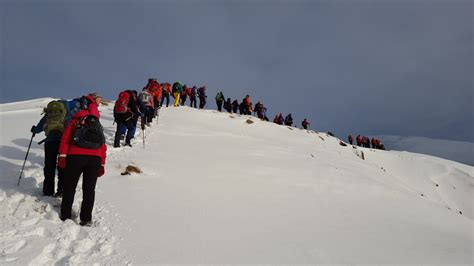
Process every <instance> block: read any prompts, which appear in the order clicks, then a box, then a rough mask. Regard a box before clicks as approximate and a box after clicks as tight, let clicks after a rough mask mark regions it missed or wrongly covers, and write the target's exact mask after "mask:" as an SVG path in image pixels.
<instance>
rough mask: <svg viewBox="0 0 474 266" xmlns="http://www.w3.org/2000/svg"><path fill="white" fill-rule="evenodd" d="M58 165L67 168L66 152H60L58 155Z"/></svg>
mask: <svg viewBox="0 0 474 266" xmlns="http://www.w3.org/2000/svg"><path fill="white" fill-rule="evenodd" d="M58 167H59V168H61V169H64V168H66V154H60V155H59V157H58Z"/></svg>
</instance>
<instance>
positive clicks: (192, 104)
mask: <svg viewBox="0 0 474 266" xmlns="http://www.w3.org/2000/svg"><path fill="white" fill-rule="evenodd" d="M196 96H197V87H196V86H193V88H192V89H191V94H190V95H189V101H190V103H189V107H194V108H197V105H196V102H197V101H196Z"/></svg>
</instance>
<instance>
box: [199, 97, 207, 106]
mask: <svg viewBox="0 0 474 266" xmlns="http://www.w3.org/2000/svg"><path fill="white" fill-rule="evenodd" d="M204 106H206V97H199V109H203V108H204Z"/></svg>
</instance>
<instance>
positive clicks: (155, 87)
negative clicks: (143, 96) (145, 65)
mask: <svg viewBox="0 0 474 266" xmlns="http://www.w3.org/2000/svg"><path fill="white" fill-rule="evenodd" d="M145 89H146V90H147V91H148V92H149V93H150V94H151V95H152V97H153V103H154V106H153V118H154V117H156V115H157V113H158V108H159V107H160V106H159V103H160V100H161V95H162V91H163V88H162V86H161V84H160V83H158V81H156V79H153V78H151V79H148V83H147V85H146V86H145V87H144V88H143V90H145Z"/></svg>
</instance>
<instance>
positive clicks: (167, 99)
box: [160, 93, 170, 107]
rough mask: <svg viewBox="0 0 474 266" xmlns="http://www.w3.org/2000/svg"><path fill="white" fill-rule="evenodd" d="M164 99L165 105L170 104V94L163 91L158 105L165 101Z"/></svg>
mask: <svg viewBox="0 0 474 266" xmlns="http://www.w3.org/2000/svg"><path fill="white" fill-rule="evenodd" d="M165 99H166V107H168V105H169V104H170V95H169V94H167V93H163V94H162V95H161V103H160V106H163V102H164V101H165Z"/></svg>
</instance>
